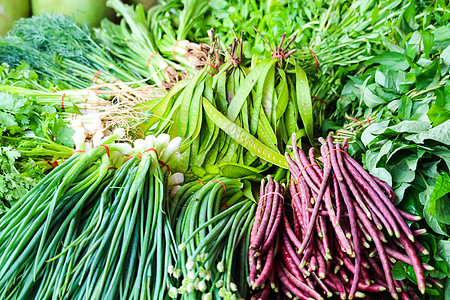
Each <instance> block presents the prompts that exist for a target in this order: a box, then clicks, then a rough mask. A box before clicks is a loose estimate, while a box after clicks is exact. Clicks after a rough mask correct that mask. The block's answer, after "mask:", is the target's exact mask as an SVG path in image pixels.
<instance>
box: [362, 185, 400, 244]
mask: <svg viewBox="0 0 450 300" xmlns="http://www.w3.org/2000/svg"><path fill="white" fill-rule="evenodd" d="M357 188H358V190H359V192H360V193H361V195H362V196H363V199H364V201H365V202H366V203H367V205H368V207H369V210H370V212H371V213H372V220H373V222H374V223H375V225H376V226H377V228H378V230H382V229H383V226H384V227H385V228H386V231H387V232H388V234H389V235H390V236H392V235H393V234H394V232H393V229H392V226H391V225H390V223H389V221H388V220H387V219H386V218H385V214H383V213H382V212H381V211H380V209H379V208H378V206H377V205H375V203H374V202H373V201H371V200H370V197H369V196H368V195H367V193H366V192H365V191H364V189H363V188H362V187H361V186H360V185H357ZM383 207H384V209H385V211H387V207H385V206H384V205H383ZM387 216H388V218H389V220H390V222H395V221H394V218H393V217H392V216H391V214H390V213H389V211H387ZM380 222H381V223H380ZM394 225H395V223H394Z"/></svg>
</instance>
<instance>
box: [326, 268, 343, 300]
mask: <svg viewBox="0 0 450 300" xmlns="http://www.w3.org/2000/svg"><path fill="white" fill-rule="evenodd" d="M329 277H330V279H331V280H332V282H333V283H334V285H335V287H336V291H337V292H338V293H339V297H340V298H341V299H346V298H347V293H346V291H345V287H344V284H343V283H342V281H341V280H340V279H339V278H338V277H337V276H336V275H334V274H329Z"/></svg>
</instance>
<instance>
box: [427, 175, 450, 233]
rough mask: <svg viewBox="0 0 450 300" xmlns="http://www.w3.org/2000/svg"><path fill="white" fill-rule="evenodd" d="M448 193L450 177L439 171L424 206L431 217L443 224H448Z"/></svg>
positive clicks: (449, 214) (449, 212)
mask: <svg viewBox="0 0 450 300" xmlns="http://www.w3.org/2000/svg"><path fill="white" fill-rule="evenodd" d="M448 193H450V178H449V176H448V174H447V173H445V172H441V174H439V177H438V178H437V180H436V184H435V186H434V188H433V192H432V193H431V196H430V199H429V200H428V201H427V204H426V205H425V207H426V210H427V211H428V212H429V213H430V215H431V216H432V217H433V218H435V219H436V220H437V221H438V222H440V223H444V224H450V199H449V197H448V196H447V194H448Z"/></svg>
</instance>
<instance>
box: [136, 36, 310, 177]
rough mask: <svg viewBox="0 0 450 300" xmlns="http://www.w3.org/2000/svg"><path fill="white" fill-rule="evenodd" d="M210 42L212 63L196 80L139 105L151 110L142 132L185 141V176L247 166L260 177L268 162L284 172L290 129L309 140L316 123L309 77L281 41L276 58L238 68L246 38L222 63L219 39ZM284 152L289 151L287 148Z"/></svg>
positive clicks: (183, 167) (183, 157) (186, 82)
mask: <svg viewBox="0 0 450 300" xmlns="http://www.w3.org/2000/svg"><path fill="white" fill-rule="evenodd" d="M208 34H209V36H210V38H211V45H210V46H211V47H210V59H209V61H208V63H207V64H206V65H205V68H204V69H203V70H202V71H200V72H198V73H196V74H195V75H194V76H193V77H192V78H191V79H188V80H183V81H181V82H179V83H178V84H176V85H175V86H174V87H173V88H172V89H171V90H170V92H169V93H168V94H167V95H166V96H164V97H162V98H161V99H159V100H152V101H149V102H147V103H144V104H141V105H140V107H141V109H142V110H145V111H149V112H150V116H151V117H150V119H149V121H148V122H146V123H145V124H143V126H142V127H141V129H142V130H143V132H155V133H157V134H159V133H162V132H167V133H169V134H170V135H171V136H180V137H183V144H182V145H181V148H180V152H182V153H183V156H182V163H181V165H180V171H183V172H185V171H187V170H188V169H189V167H192V170H193V171H194V172H196V171H198V172H199V174H201V173H210V174H219V173H220V174H221V175H224V176H227V174H224V173H223V172H222V169H221V167H222V166H225V165H229V164H240V165H242V166H244V167H240V168H245V166H250V167H252V168H253V169H251V170H250V169H246V170H245V171H246V172H249V173H252V172H253V173H256V174H258V173H261V172H262V171H261V170H262V169H263V168H264V167H265V166H266V165H267V162H269V163H270V164H274V165H278V166H281V167H284V168H287V164H286V160H285V159H284V157H283V155H282V154H281V151H282V150H283V149H284V148H285V146H286V144H287V143H288V142H289V137H290V133H291V132H296V133H297V134H298V136H304V135H307V136H308V138H310V139H311V138H312V135H313V121H312V105H311V97H310V94H309V86H308V82H307V78H306V75H305V72H304V71H303V70H302V69H301V67H300V66H299V65H297V64H296V63H295V60H290V59H289V55H290V54H291V53H293V50H292V51H288V48H289V46H290V44H291V42H292V40H293V37H291V38H290V40H289V41H288V42H287V43H286V45H283V44H284V39H285V37H284V36H283V37H282V39H281V41H280V42H279V46H278V47H276V48H275V50H274V53H273V54H274V55H273V57H272V58H267V59H264V60H262V61H257V60H255V61H254V62H253V64H252V66H251V68H250V69H245V68H241V67H240V65H239V63H240V61H241V59H240V58H239V57H236V56H237V55H236V53H239V51H238V50H237V49H239V47H242V46H241V45H242V40H241V39H237V38H236V40H235V42H236V43H235V44H233V45H232V49H231V51H230V52H229V55H228V56H229V60H228V61H227V62H226V63H225V64H222V65H220V63H221V61H220V59H219V58H218V57H217V52H218V50H217V45H218V44H219V42H218V40H217V36H215V35H214V32H213V31H209V32H208ZM283 151H284V150H283Z"/></svg>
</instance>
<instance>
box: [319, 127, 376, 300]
mask: <svg viewBox="0 0 450 300" xmlns="http://www.w3.org/2000/svg"><path fill="white" fill-rule="evenodd" d="M336 146H337V148H336V149H337V150H340V148H339V144H337V145H336ZM333 147H334V146H333V139H332V137H331V135H329V136H328V148H329V150H330V151H331V163H332V169H333V172H334V174H335V175H336V176H337V180H338V185H339V189H340V191H341V192H342V199H343V200H344V203H345V206H346V208H347V212H348V216H349V220H350V230H351V234H352V238H353V248H354V249H355V272H354V276H353V282H352V286H351V288H350V293H349V295H348V298H349V299H353V297H354V295H355V293H356V289H357V288H358V282H359V279H360V275H361V248H360V243H359V236H358V228H357V226H358V225H357V224H356V216H355V205H353V201H352V200H351V198H350V195H349V193H348V190H347V186H346V185H345V183H344V182H342V180H340V179H339V178H340V177H342V178H346V183H347V184H349V182H352V181H351V179H350V178H348V176H346V174H347V173H344V172H343V170H342V169H344V166H343V158H342V153H341V152H340V151H334V148H333ZM333 152H336V153H333ZM333 157H335V159H334V160H333ZM340 167H342V169H340ZM335 169H336V172H335ZM352 184H353V183H352ZM351 187H352V186H350V188H351ZM360 209H361V210H362V211H363V212H364V210H363V208H361V207H360ZM369 284H370V283H369Z"/></svg>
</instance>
